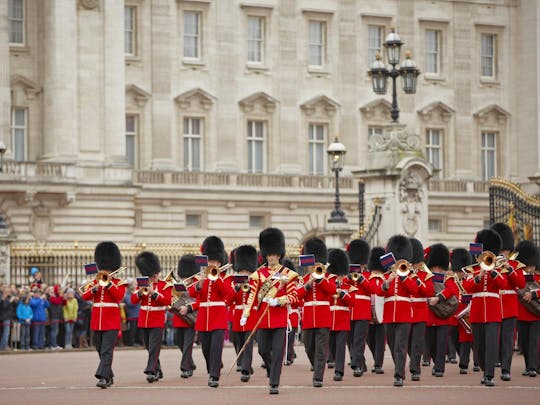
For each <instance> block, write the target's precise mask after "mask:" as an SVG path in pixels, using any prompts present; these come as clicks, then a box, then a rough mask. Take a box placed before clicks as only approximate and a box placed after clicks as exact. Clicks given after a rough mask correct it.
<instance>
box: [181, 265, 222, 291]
mask: <svg viewBox="0 0 540 405" xmlns="http://www.w3.org/2000/svg"><path fill="white" fill-rule="evenodd" d="M231 267H232V264H230V263H228V264H225V265H223V266H221V267H216V266H207V267H206V268H205V269H204V270H201V271H199V272H198V273H197V274H194V275H192V276H190V277H188V278H185V279H184V280H183V282H184V284H185V286H186V287H187V288H189V287H191V286H192V285H193V284H195V283H198V282H199V278H200V277H201V276H202V275H203V274H205V275H206V278H208V280H210V281H216V280H217V279H218V278H219V275H220V274H221V273H222V272H224V271H227V270H229V269H230V268H231Z"/></svg>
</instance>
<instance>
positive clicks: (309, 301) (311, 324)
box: [297, 238, 336, 387]
mask: <svg viewBox="0 0 540 405" xmlns="http://www.w3.org/2000/svg"><path fill="white" fill-rule="evenodd" d="M303 254H305V255H309V254H313V255H315V262H316V263H319V264H322V265H326V263H327V262H328V251H327V249H326V245H325V244H324V242H323V241H322V240H320V239H318V238H311V239H308V240H307V241H306V242H305V243H304V247H303ZM313 269H314V268H313V267H312V266H310V267H308V273H307V274H306V275H305V276H304V277H303V285H301V286H299V287H298V289H297V293H298V298H299V299H301V300H303V302H304V314H303V317H302V335H303V340H304V347H305V349H306V354H307V356H308V358H309V361H310V363H311V365H312V367H313V386H314V387H322V385H323V377H324V369H325V366H326V357H327V356H328V338H329V336H330V326H331V323H332V319H331V316H330V302H331V300H332V296H333V295H334V294H335V293H336V280H335V276H334V275H332V274H328V272H324V273H323V274H322V275H321V277H320V278H318V277H317V276H316V274H315V273H314V271H313Z"/></svg>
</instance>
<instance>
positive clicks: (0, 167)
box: [0, 141, 6, 172]
mask: <svg viewBox="0 0 540 405" xmlns="http://www.w3.org/2000/svg"><path fill="white" fill-rule="evenodd" d="M4 153H6V145H4V143H3V142H1V141H0V172H3V171H4Z"/></svg>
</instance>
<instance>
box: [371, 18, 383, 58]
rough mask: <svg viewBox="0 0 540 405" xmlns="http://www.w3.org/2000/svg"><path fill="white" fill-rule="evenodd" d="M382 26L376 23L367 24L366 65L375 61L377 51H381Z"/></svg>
mask: <svg viewBox="0 0 540 405" xmlns="http://www.w3.org/2000/svg"><path fill="white" fill-rule="evenodd" d="M383 35H384V28H383V27H379V26H377V25H370V26H368V66H369V67H371V65H373V62H375V57H376V55H377V53H381V44H382V37H383Z"/></svg>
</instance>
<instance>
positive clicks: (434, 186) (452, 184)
mask: <svg viewBox="0 0 540 405" xmlns="http://www.w3.org/2000/svg"><path fill="white" fill-rule="evenodd" d="M428 191H429V192H430V193H431V192H440V193H475V194H477V193H486V194H487V193H488V192H489V181H473V180H438V179H431V180H430V181H429V182H428Z"/></svg>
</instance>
